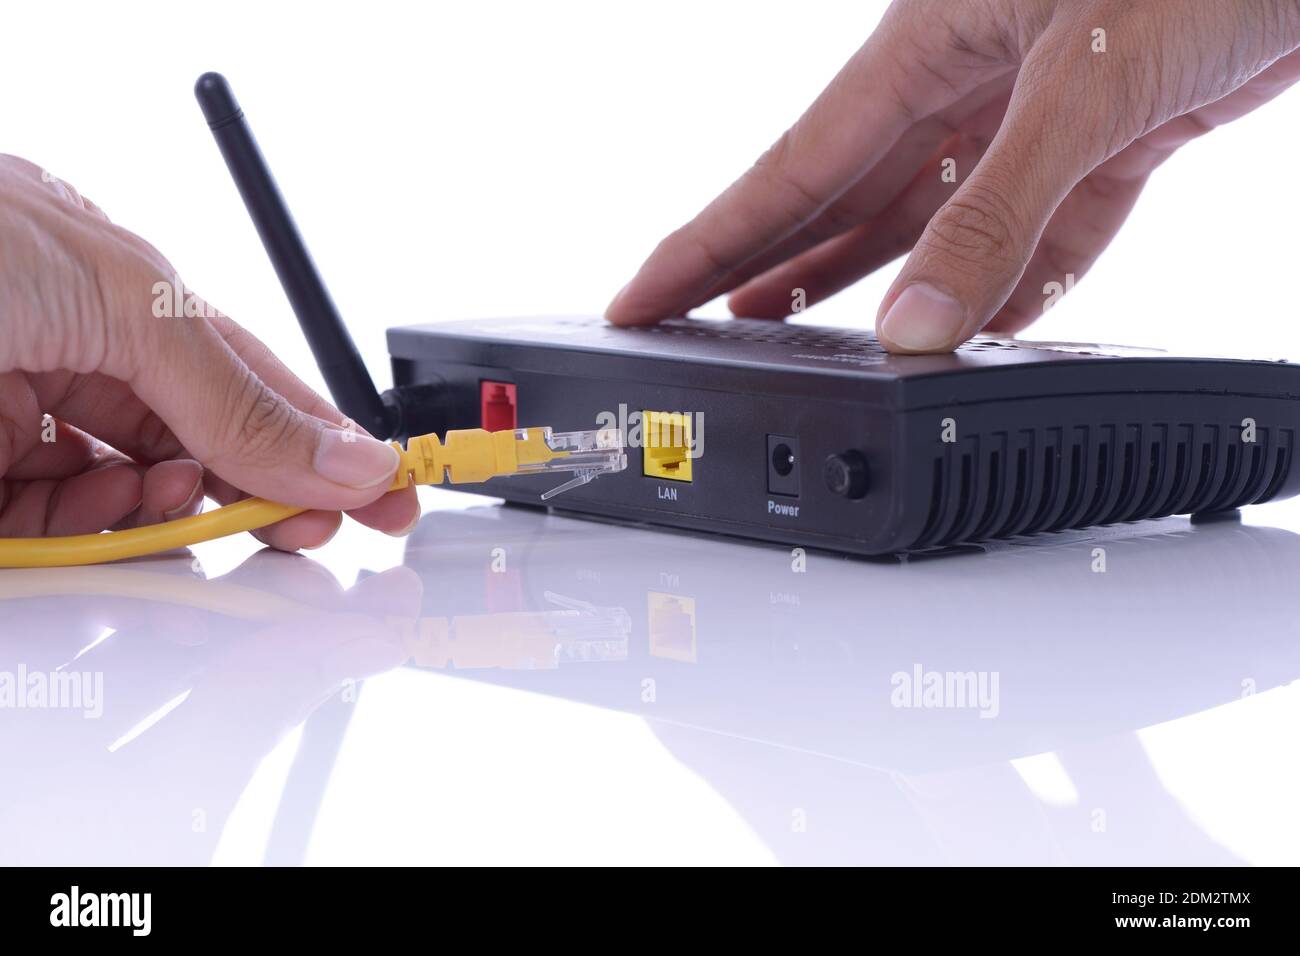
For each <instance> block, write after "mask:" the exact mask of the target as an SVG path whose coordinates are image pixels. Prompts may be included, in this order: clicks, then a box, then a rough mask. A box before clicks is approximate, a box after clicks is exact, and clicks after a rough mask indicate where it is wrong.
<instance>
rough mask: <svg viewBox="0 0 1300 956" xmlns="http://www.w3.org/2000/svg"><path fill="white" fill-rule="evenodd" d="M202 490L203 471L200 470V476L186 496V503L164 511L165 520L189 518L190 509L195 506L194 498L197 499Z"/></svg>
mask: <svg viewBox="0 0 1300 956" xmlns="http://www.w3.org/2000/svg"><path fill="white" fill-rule="evenodd" d="M202 492H203V473H202V472H200V473H199V477H198V478H197V479H196V480H195V482H194V488H193V489H191V491H190V493H189V494H188V495H186V496H185V503H184V504H182V505H181V506H180V507H178V508H173V509H172V510H171V511H164V512H163V520H164V521H175V520H176V519H177V518H188V517H189V511H190V509H191V508H193V507H194V499H196V498H197V497H198V496H199V495H200V494H201V493H202Z"/></svg>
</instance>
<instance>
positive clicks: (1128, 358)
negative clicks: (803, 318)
mask: <svg viewBox="0 0 1300 956" xmlns="http://www.w3.org/2000/svg"><path fill="white" fill-rule="evenodd" d="M388 343H389V351H390V352H391V353H392V355H393V357H394V358H396V359H408V360H415V361H418V360H422V359H423V360H429V359H435V360H447V361H459V362H466V363H471V364H475V363H477V364H493V362H494V361H496V358H495V357H494V356H495V355H496V353H498V351H499V350H508V351H509V352H510V353H511V356H512V357H511V360H510V363H509V364H511V365H512V366H514V367H520V368H521V367H527V366H528V365H529V364H530V363H532V362H535V361H540V359H539V358H538V356H540V355H541V354H543V353H544V354H545V355H546V356H547V358H546V359H545V363H546V364H547V365H548V366H551V367H553V366H554V363H555V362H556V361H557V360H558V359H559V356H561V355H563V354H566V353H567V354H568V355H569V356H571V358H572V361H573V364H574V365H575V366H582V367H586V368H587V369H588V370H589V371H590V370H591V369H590V358H591V357H592V356H593V355H601V356H603V357H605V358H607V359H608V360H609V361H606V362H605V363H604V364H603V365H601V366H600V368H602V369H605V370H614V371H615V372H616V373H617V374H619V375H628V376H636V375H638V374H643V373H644V371H645V370H641V369H639V366H640V365H641V364H642V363H644V362H651V361H652V362H654V369H653V374H654V375H655V376H656V378H658V379H659V380H661V381H664V382H665V384H669V383H671V379H670V378H665V377H664V376H680V377H681V378H682V379H693V380H698V379H699V378H701V377H703V376H712V377H715V378H717V380H718V384H719V387H740V379H739V378H729V379H726V381H725V382H724V381H723V379H724V378H725V375H726V373H727V372H733V373H736V374H737V375H743V373H749V374H748V375H747V376H745V378H746V380H747V384H748V385H749V386H750V387H752V388H754V389H755V390H761V391H767V390H770V389H771V387H773V385H774V384H777V383H779V382H781V381H789V380H791V379H798V378H804V377H806V376H814V377H816V378H818V379H821V380H822V385H821V386H820V389H821V391H822V392H823V393H824V394H829V393H832V392H847V393H852V394H853V395H855V396H856V397H859V398H868V397H875V398H876V399H878V400H883V401H887V402H888V403H889V404H892V405H894V406H895V407H909V408H918V407H926V406H929V405H936V404H947V403H951V402H952V401H954V399H955V396H956V395H957V394H960V395H961V397H962V400H965V401H972V400H989V399H993V398H999V397H1022V398H1023V397H1026V396H1031V395H1049V394H1056V395H1068V394H1095V393H1108V392H1109V393H1114V392H1128V391H1132V390H1134V389H1135V388H1142V389H1144V390H1156V391H1172V392H1185V391H1221V390H1225V389H1226V390H1230V391H1233V392H1235V393H1238V394H1243V393H1245V394H1259V395H1263V396H1268V397H1278V398H1294V397H1298V396H1300V366H1295V365H1290V364H1287V363H1285V362H1269V361H1244V360H1241V359H1230V358H1205V357H1187V356H1178V355H1172V354H1168V353H1165V352H1161V351H1158V350H1155V349H1138V348H1127V347H1124V348H1121V347H1115V346H1103V345H1083V344H1072V343H1064V342H1029V341H1019V340H1015V339H1007V338H992V337H984V336H981V337H977V338H975V339H973V340H971V341H970V342H968V343H966V344H965V345H962V346H961V347H960V348H958V349H957V350H956V351H955V352H952V353H947V354H940V355H891V354H890V353H889V352H886V351H885V349H884V348H882V347H881V345H880V343H879V342H878V340H877V339H876V337H875V335H874V334H873V333H871V332H869V331H865V330H861V329H843V328H829V327H824V326H812V325H800V324H788V323H783V322H776V321H770V320H766V319H688V318H677V319H668V320H666V321H664V322H661V323H659V324H658V325H653V326H645V327H640V328H618V327H615V326H611V325H609V324H608V323H606V322H605V321H604V319H602V318H599V317H593V316H583V317H551V318H501V319H475V320H468V321H459V322H447V323H436V324H429V325H416V326H407V327H404V328H395V329H390V330H389V333H388ZM665 359H668V360H670V361H669V362H667V363H665V362H664V360H665ZM990 372H996V373H997V374H989V373H990ZM775 373H779V374H775Z"/></svg>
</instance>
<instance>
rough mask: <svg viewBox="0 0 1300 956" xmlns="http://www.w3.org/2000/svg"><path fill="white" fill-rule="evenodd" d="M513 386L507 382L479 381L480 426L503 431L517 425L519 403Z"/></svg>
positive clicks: (494, 430)
mask: <svg viewBox="0 0 1300 956" xmlns="http://www.w3.org/2000/svg"><path fill="white" fill-rule="evenodd" d="M517 395H518V393H517V391H516V389H515V386H514V385H512V384H511V383H509V382H488V381H483V382H479V388H478V398H479V422H480V427H482V428H483V429H485V430H487V431H490V432H503V431H508V430H510V429H512V428H518V427H519V403H518V400H517Z"/></svg>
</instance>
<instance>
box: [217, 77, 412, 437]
mask: <svg viewBox="0 0 1300 956" xmlns="http://www.w3.org/2000/svg"><path fill="white" fill-rule="evenodd" d="M194 95H195V96H196V97H198V101H199V106H200V107H201V108H202V109H203V115H204V118H206V119H207V121H208V128H209V129H211V130H212V135H213V137H214V138H215V139H216V141H217V146H218V147H219V148H220V149H221V155H222V157H223V158H224V159H225V161H226V168H227V169H229V170H230V175H231V177H232V178H233V179H234V180H235V185H236V186H237V187H238V189H239V195H240V196H242V197H243V200H244V205H245V206H246V207H247V208H248V214H249V216H251V217H252V219H253V225H254V226H256V227H257V234H258V235H259V236H261V237H262V245H263V246H265V247H266V254H267V255H268V256H270V258H271V265H273V266H274V267H275V273H276V275H277V276H279V277H280V285H281V286H283V287H284V292H285V295H287V296H288V297H289V304H290V305H291V306H292V307H293V312H294V315H296V316H297V317H298V324H299V325H300V326H302V332H303V335H305V336H306V337H307V344H308V345H310V346H311V351H312V355H314V356H315V357H316V364H317V365H318V366H320V370H321V375H322V376H324V378H325V384H326V385H327V386H328V387H329V391H330V395H332V396H333V397H334V402H335V404H336V405H338V407H339V410H340V411H342V412H343V414H344V415H347V416H348V417H349V418H351V419H352V420H353V421H354V422H356V423H357V424H358V425H359V426H361V427H362V428H364V429H365V430H366V431H368V432H370V434H372V435H374V436H375V437H377V438H381V439H382V438H392V437H397V436H399V434H403V433H409V428H408V427H405V426H406V425H407V424H409V423H404V422H403V418H404V417H406V416H404V415H403V409H402V402H401V396H399V395H398V394H396V393H395V392H393V391H389V392H387V393H385V394H384V395H383V396H381V395H380V394H379V391H378V390H377V389H376V388H375V383H374V381H373V380H372V379H371V378H370V373H369V372H367V371H366V366H365V363H364V362H362V361H361V353H359V352H358V351H357V347H356V345H355V344H354V343H353V341H352V336H350V335H349V334H348V330H347V327H346V326H345V325H344V324H343V319H342V317H341V316H340V315H339V312H338V309H337V308H336V307H335V306H334V302H333V300H332V299H331V298H330V294H329V291H328V290H327V289H326V288H325V283H324V282H323V281H322V280H321V277H320V273H319V272H317V271H316V265H315V263H313V262H312V259H311V255H310V254H309V253H308V252H307V246H306V245H305V244H304V243H303V241H302V236H301V235H299V234H298V227H297V226H295V225H294V222H293V217H292V216H291V215H290V214H289V207H288V206H286V205H285V202H284V197H283V196H281V195H280V190H279V189H278V188H277V187H276V185H275V180H274V179H273V178H272V177H271V170H270V169H269V168H268V167H267V165H266V160H265V159H263V158H262V152H261V150H259V149H258V148H257V141H256V140H255V139H253V133H252V130H250V129H249V128H248V122H247V120H245V119H244V111H243V110H242V109H240V108H239V103H238V102H237V101H236V100H235V94H234V93H232V92H231V89H230V84H229V83H227V82H226V78H225V77H224V76H222V75H221V74H220V73H204V74H203V75H202V76H200V77H199V79H198V82H197V83H195V84H194ZM422 397H423V396H422Z"/></svg>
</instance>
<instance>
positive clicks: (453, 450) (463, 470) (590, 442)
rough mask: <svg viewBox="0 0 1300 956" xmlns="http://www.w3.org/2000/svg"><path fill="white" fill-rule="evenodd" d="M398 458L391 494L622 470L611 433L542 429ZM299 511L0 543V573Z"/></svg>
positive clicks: (234, 512) (209, 533)
mask: <svg viewBox="0 0 1300 956" xmlns="http://www.w3.org/2000/svg"><path fill="white" fill-rule="evenodd" d="M393 447H394V448H396V449H397V451H398V452H399V453H400V454H401V456H402V461H401V464H400V466H399V467H398V469H397V477H396V478H395V479H394V480H393V488H394V489H397V488H405V487H406V486H407V485H409V484H411V483H412V482H414V483H415V484H417V485H440V484H442V482H443V481H444V480H446V481H450V482H452V483H453V484H459V483H462V482H479V481H487V480H488V479H489V478H495V477H497V476H499V475H532V474H541V473H544V472H551V471H562V472H573V474H574V477H572V478H570V479H569V480H568V481H566V482H564V484H562V485H560V486H559V487H557V488H552V489H551V490H550V491H548V492H546V493H545V494H543V495H542V498H544V499H545V498H549V497H551V496H553V495H556V494H559V493H560V492H562V491H567V490H568V489H570V488H573V487H576V486H578V485H582V484H586V483H587V482H589V481H591V480H592V479H593V478H596V477H597V476H599V475H603V474H609V473H612V472H617V471H622V470H623V469H624V468H626V467H627V456H626V455H625V454H624V453H623V442H622V438H621V436H620V435H619V433H618V431H617V430H615V429H605V430H602V431H585V432H552V431H551V429H549V428H520V429H516V430H513V431H501V432H487V431H484V430H483V429H481V428H470V429H465V430H463V431H451V432H447V441H446V443H445V444H444V443H443V442H442V441H440V440H439V439H438V436H437V435H419V436H417V437H415V438H412V439H411V440H410V441H409V442H408V443H407V447H406V448H403V447H402V446H401V445H399V444H396V443H394V445H393ZM305 510H307V509H305V508H299V507H295V506H293V505H282V504H277V503H275V502H273V501H266V500H264V499H262V498H248V499H246V500H244V501H238V502H236V503H235V504H233V505H227V506H226V507H224V508H217V509H215V510H213V511H208V512H204V513H203V514H200V515H195V516H194V517H192V518H181V519H179V520H177V521H168V522H165V523H163V524H155V525H149V526H148V527H146V528H131V529H130V530H127V531H112V532H109V533H107V534H81V535H70V536H68V537H63V538H8V539H0V568H54V567H68V566H70V565H78V564H103V563H104V562H107V561H120V560H122V559H125V558H138V557H140V556H142V555H146V554H157V553H158V552H161V551H172V550H174V549H176V548H184V547H188V546H189V545H192V544H199V543H201V542H203V541H211V540H213V539H214V538H224V537H225V536H226V535H230V534H237V533H238V532H241V531H253V530H256V529H257V528H264V527H266V526H267V525H270V524H275V523H276V522H277V521H283V520H284V519H285V518H291V517H293V516H294V515H296V514H299V513H301V512H303V511H305Z"/></svg>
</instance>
